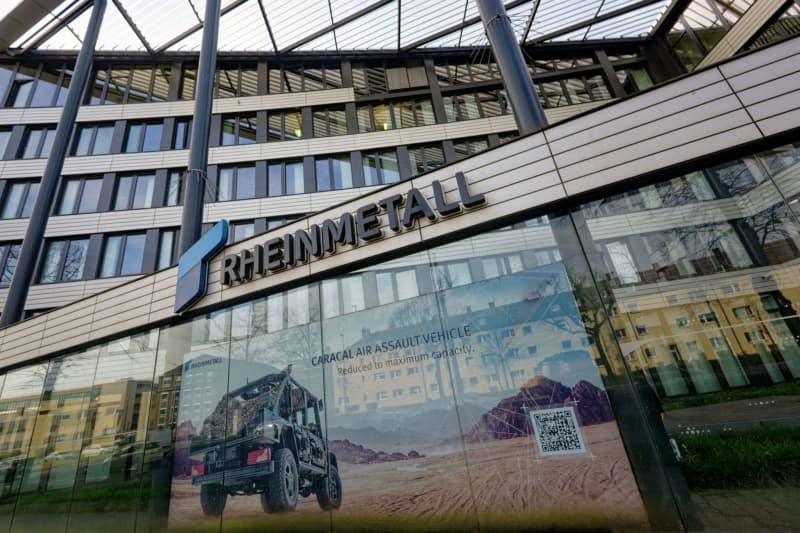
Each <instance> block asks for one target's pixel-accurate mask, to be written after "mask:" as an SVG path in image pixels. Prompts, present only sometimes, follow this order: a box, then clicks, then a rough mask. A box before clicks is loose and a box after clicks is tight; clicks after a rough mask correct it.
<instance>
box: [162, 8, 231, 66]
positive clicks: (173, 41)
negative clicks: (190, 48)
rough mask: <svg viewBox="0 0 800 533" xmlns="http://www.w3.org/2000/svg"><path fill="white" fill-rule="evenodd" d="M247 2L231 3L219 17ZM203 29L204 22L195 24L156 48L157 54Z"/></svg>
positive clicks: (223, 9)
mask: <svg viewBox="0 0 800 533" xmlns="http://www.w3.org/2000/svg"><path fill="white" fill-rule="evenodd" d="M245 2H247V0H234V1H233V2H231V3H230V4H228V5H227V6H225V7H223V8H222V10H221V11H220V12H219V16H220V17H222V16H223V15H225V14H226V13H230V12H231V11H233V10H234V9H236V8H237V7H239V6H240V5H242V4H244V3H245ZM202 29H203V23H202V22H198V23H197V24H195V25H194V26H192V27H191V28H189V29H188V30H186V31H185V32H183V33H181V34H179V35H177V36H176V37H173V38H172V39H170V40H169V41H167V42H166V43H164V44H162V45H161V46H159V47H158V48H156V50H155V53H157V54H160V53H161V52H164V51H166V50H168V49H169V48H170V47H171V46H174V45H176V44H178V43H179V42H181V41H182V40H184V39H185V38H187V37H188V36H190V35H192V34H193V33H195V32H197V31H200V30H202Z"/></svg>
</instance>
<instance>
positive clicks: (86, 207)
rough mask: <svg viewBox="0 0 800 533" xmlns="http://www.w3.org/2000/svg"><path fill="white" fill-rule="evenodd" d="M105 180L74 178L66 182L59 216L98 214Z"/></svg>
mask: <svg viewBox="0 0 800 533" xmlns="http://www.w3.org/2000/svg"><path fill="white" fill-rule="evenodd" d="M102 186H103V178H72V179H67V180H64V184H63V185H62V187H61V200H60V202H59V204H58V214H59V215H74V214H78V213H95V212H97V203H98V202H99V200H100V189H101V188H102Z"/></svg>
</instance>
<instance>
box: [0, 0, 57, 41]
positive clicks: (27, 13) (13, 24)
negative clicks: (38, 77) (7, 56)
mask: <svg viewBox="0 0 800 533" xmlns="http://www.w3.org/2000/svg"><path fill="white" fill-rule="evenodd" d="M6 1H10V0H6ZM59 4H61V0H39V1H38V2H21V3H20V4H18V5H17V6H16V7H14V9H12V10H11V11H9V12H8V13H7V14H6V16H5V17H3V18H2V20H0V49H3V50H6V49H7V48H8V47H9V46H11V44H12V43H13V42H14V41H16V40H17V39H19V38H20V37H22V36H23V35H25V32H27V31H28V30H29V29H30V28H32V27H33V26H34V25H35V24H36V23H37V22H38V21H40V20H42V19H43V18H44V17H46V16H47V15H52V11H53V10H54V9H56V8H57V7H58V6H59Z"/></svg>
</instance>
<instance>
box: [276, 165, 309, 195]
mask: <svg viewBox="0 0 800 533" xmlns="http://www.w3.org/2000/svg"><path fill="white" fill-rule="evenodd" d="M267 172H268V178H267V179H268V182H267V194H268V195H269V196H283V195H288V194H300V193H303V192H305V175H304V173H303V162H302V161H285V162H281V163H270V164H269V167H268V169H267Z"/></svg>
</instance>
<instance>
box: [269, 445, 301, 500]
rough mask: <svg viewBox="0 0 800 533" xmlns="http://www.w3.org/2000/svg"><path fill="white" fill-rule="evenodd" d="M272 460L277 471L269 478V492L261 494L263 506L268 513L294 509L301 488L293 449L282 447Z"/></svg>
mask: <svg viewBox="0 0 800 533" xmlns="http://www.w3.org/2000/svg"><path fill="white" fill-rule="evenodd" d="M272 460H273V461H275V471H274V472H273V473H272V474H270V475H269V478H268V479H267V492H265V493H264V494H262V495H261V506H262V507H263V508H264V511H266V512H268V513H282V512H287V511H294V510H295V508H296V507H297V493H298V492H299V490H300V479H299V476H298V475H297V463H296V462H295V460H294V455H292V452H291V450H289V449H287V448H281V449H280V450H278V453H276V454H275V457H274V458H273V459H272Z"/></svg>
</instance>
